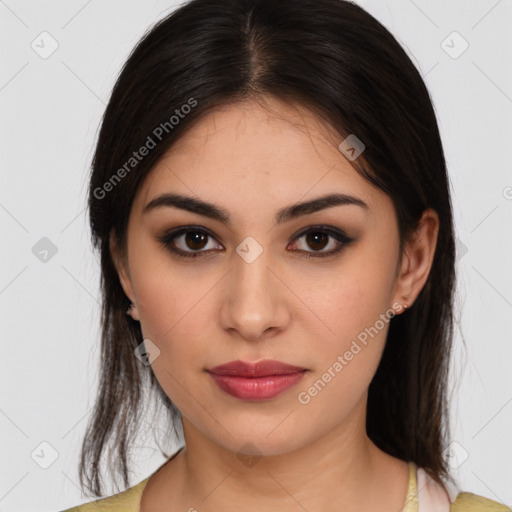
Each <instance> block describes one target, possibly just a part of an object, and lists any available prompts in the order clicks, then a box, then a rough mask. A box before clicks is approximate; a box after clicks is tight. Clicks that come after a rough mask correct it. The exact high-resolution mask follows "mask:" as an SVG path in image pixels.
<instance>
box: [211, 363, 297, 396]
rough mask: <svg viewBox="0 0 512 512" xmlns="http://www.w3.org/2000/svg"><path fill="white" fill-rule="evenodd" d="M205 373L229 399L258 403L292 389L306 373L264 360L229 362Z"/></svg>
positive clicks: (287, 365)
mask: <svg viewBox="0 0 512 512" xmlns="http://www.w3.org/2000/svg"><path fill="white" fill-rule="evenodd" d="M207 371H208V373H209V374H210V375H211V377H212V378H213V381H214V382H215V383H216V384H217V386H219V388H220V389H222V390H223V391H224V392H226V393H228V394H229V395H231V396H234V397H235V398H239V399H241V400H248V401H261V400H268V399H271V398H274V397H276V396H278V395H280V394H282V393H284V392H285V391H287V390H288V389H290V388H291V387H293V386H295V385H296V384H297V383H298V382H299V381H300V380H301V379H302V377H304V374H305V373H306V371H307V369H306V368H301V367H299V366H293V365H290V364H286V363H282V362H280V361H273V360H270V359H264V360H262V361H258V362H255V363H251V362H248V361H240V360H238V361H230V362H229V363H225V364H221V365H219V366H215V367H214V368H210V369H209V370H207Z"/></svg>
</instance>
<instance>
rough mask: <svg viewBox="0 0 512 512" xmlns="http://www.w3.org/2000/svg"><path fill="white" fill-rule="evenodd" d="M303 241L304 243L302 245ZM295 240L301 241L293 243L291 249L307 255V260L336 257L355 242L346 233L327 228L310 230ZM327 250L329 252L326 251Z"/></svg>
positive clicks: (320, 227) (319, 227) (321, 227)
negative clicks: (335, 255)
mask: <svg viewBox="0 0 512 512" xmlns="http://www.w3.org/2000/svg"><path fill="white" fill-rule="evenodd" d="M301 239H303V240H304V241H303V242H301V243H300V240H301ZM295 240H299V242H293V244H292V245H291V246H290V247H291V248H292V250H294V251H297V250H298V251H299V252H303V253H306V256H305V257H306V258H322V257H325V256H331V255H334V254H336V253H338V252H340V251H341V250H342V249H343V248H344V247H345V246H346V245H348V244H350V243H351V242H353V241H354V239H353V238H349V237H348V236H347V235H345V233H343V232H341V231H338V230H334V229H333V228H328V227H325V226H318V227H315V228H309V229H308V230H307V231H304V232H302V233H301V234H300V235H298V236H297V237H296V238H295ZM326 248H327V250H325V249H326ZM308 249H312V250H308Z"/></svg>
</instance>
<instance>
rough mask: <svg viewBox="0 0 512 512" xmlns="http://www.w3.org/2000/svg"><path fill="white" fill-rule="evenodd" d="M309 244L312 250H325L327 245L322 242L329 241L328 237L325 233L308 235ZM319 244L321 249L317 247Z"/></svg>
mask: <svg viewBox="0 0 512 512" xmlns="http://www.w3.org/2000/svg"><path fill="white" fill-rule="evenodd" d="M306 236H307V243H308V244H309V246H310V247H311V248H312V249H323V248H324V247H325V243H323V244H322V242H325V241H326V240H327V236H326V235H325V233H320V232H316V233H308V234H307V235H306ZM317 244H320V245H321V247H316V245H317Z"/></svg>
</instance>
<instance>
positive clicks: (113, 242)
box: [109, 230, 140, 320]
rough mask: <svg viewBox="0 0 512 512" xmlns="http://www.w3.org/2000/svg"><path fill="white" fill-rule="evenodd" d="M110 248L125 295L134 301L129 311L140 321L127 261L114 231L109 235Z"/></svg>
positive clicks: (128, 312)
mask: <svg viewBox="0 0 512 512" xmlns="http://www.w3.org/2000/svg"><path fill="white" fill-rule="evenodd" d="M109 248H110V254H111V255H112V261H113V262H114V267H115V268H116V271H117V274H118V277H119V281H120V283H121V286H122V288H123V291H124V293H125V295H126V296H127V297H128V298H129V299H130V300H131V301H132V303H133V306H132V307H131V308H130V309H129V310H128V311H127V314H129V315H130V316H131V317H132V318H133V319H134V320H140V318H139V313H138V311H137V305H136V303H135V294H134V293H133V286H132V281H131V278H130V272H129V269H128V262H127V259H125V258H124V257H123V255H122V254H121V251H120V249H119V246H118V242H117V238H116V236H115V234H114V231H113V230H112V231H111V232H110V235H109Z"/></svg>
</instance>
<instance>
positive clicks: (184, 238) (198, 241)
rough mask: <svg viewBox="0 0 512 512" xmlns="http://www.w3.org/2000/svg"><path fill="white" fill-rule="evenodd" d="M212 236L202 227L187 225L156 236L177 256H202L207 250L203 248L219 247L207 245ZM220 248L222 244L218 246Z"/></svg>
mask: <svg viewBox="0 0 512 512" xmlns="http://www.w3.org/2000/svg"><path fill="white" fill-rule="evenodd" d="M210 239H212V240H213V239H214V237H213V236H212V235H211V234H210V233H208V232H207V231H205V230H204V229H200V228H195V229H193V227H192V226H191V227H188V228H182V229H178V230H175V231H172V232H170V233H167V234H166V235H164V236H161V237H158V240H159V241H160V242H161V243H162V244H163V245H164V247H165V248H166V249H167V250H168V251H169V252H171V253H172V254H175V255H177V256H184V257H192V258H195V257H197V256H203V255H204V254H205V253H206V252H209V251H207V250H203V249H212V248H213V249H218V248H219V247H215V245H213V247H208V245H209V244H210V242H209V240H210ZM220 248H221V249H222V246H220Z"/></svg>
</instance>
